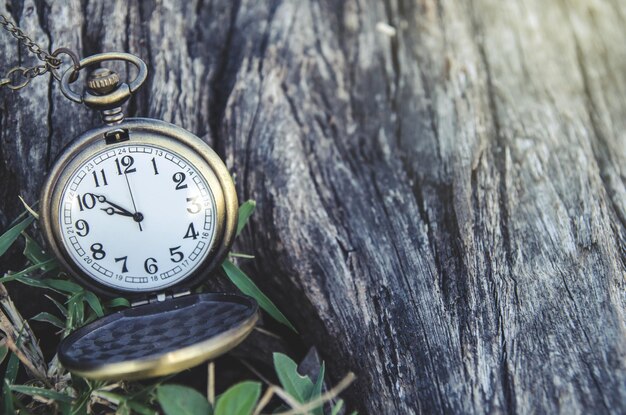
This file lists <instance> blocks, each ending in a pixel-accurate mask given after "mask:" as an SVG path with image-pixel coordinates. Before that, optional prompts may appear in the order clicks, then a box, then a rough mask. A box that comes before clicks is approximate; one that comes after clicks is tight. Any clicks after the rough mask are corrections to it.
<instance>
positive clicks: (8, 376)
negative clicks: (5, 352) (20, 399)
mask: <svg viewBox="0 0 626 415" xmlns="http://www.w3.org/2000/svg"><path fill="white" fill-rule="evenodd" d="M17 345H18V347H19V346H21V345H22V341H21V339H18V341H17ZM19 368H20V360H19V359H18V358H17V356H16V355H15V353H11V357H10V358H9V362H8V363H7V368H6V371H5V372H4V386H3V387H2V400H3V401H4V413H5V414H13V413H15V405H14V404H13V393H11V384H13V383H15V379H17V372H18V370H19Z"/></svg>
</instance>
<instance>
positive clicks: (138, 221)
mask: <svg viewBox="0 0 626 415" xmlns="http://www.w3.org/2000/svg"><path fill="white" fill-rule="evenodd" d="M124 178H125V179H126V185H127V186H128V193H130V200H131V201H132V202H133V208H134V209H135V214H134V215H133V219H135V222H137V225H139V230H140V231H142V232H143V228H142V227H141V221H142V220H143V215H142V214H141V213H139V212H137V205H135V198H134V197H133V191H132V189H131V188H130V182H129V181H128V174H127V173H126V172H124Z"/></svg>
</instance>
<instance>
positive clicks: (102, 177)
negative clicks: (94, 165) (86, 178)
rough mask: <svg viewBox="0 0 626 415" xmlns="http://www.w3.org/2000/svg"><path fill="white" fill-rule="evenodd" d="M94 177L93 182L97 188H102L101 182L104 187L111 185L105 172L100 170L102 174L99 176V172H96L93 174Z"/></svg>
mask: <svg viewBox="0 0 626 415" xmlns="http://www.w3.org/2000/svg"><path fill="white" fill-rule="evenodd" d="M91 174H92V175H93V181H94V183H95V184H96V187H100V180H102V186H106V185H108V184H109V183H108V182H107V176H106V174H105V173H104V170H100V174H98V172H96V171H94V172H92V173H91ZM98 176H100V179H98Z"/></svg>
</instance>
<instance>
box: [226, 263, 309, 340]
mask: <svg viewBox="0 0 626 415" xmlns="http://www.w3.org/2000/svg"><path fill="white" fill-rule="evenodd" d="M222 268H223V269H224V272H226V275H227V276H228V278H229V279H230V280H231V281H232V282H233V284H235V285H236V286H237V288H239V290H241V292H242V293H244V294H246V295H249V296H250V297H252V298H254V299H255V300H256V301H257V303H259V306H260V307H261V308H262V309H263V310H265V311H266V312H267V313H268V314H269V315H270V316H272V318H274V320H276V321H278V322H279V323H282V324H284V325H285V326H287V327H289V328H290V329H291V330H293V331H295V332H296V333H297V332H298V331H297V330H296V328H295V327H294V326H293V324H291V322H290V321H289V320H287V317H285V315H284V314H283V313H281V311H280V310H279V309H278V307H276V306H275V305H274V303H273V302H272V301H271V300H270V299H269V298H267V296H266V295H265V294H263V292H262V291H261V290H260V289H259V287H257V285H256V284H255V283H254V281H252V280H251V279H250V277H248V276H247V275H246V274H245V273H244V272H243V271H242V270H240V269H239V267H238V266H237V265H235V264H233V263H232V262H230V261H229V260H226V261H224V262H223V263H222Z"/></svg>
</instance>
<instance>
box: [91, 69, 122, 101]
mask: <svg viewBox="0 0 626 415" xmlns="http://www.w3.org/2000/svg"><path fill="white" fill-rule="evenodd" d="M119 83H120V76H119V75H118V74H117V72H114V71H112V70H110V69H107V68H98V69H96V70H94V71H93V72H92V73H91V74H90V75H89V78H87V88H89V89H90V90H91V91H93V92H94V93H96V94H98V95H106V94H108V93H109V92H111V91H113V90H114V89H115V88H117V85H118V84H119Z"/></svg>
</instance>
